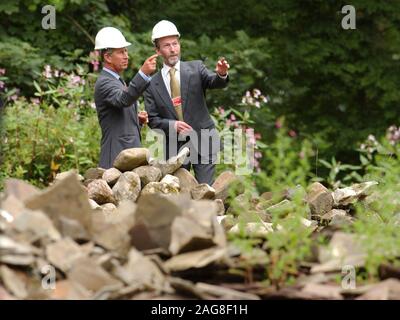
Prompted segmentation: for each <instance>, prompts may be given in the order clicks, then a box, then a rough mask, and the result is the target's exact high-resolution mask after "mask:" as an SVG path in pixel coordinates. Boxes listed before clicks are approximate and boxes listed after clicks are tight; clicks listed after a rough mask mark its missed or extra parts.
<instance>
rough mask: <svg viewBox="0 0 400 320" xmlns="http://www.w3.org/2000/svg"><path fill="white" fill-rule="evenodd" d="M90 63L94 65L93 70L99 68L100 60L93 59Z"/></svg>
mask: <svg viewBox="0 0 400 320" xmlns="http://www.w3.org/2000/svg"><path fill="white" fill-rule="evenodd" d="M90 63H91V64H92V65H93V71H97V70H99V64H100V63H99V62H98V61H97V60H92V61H90Z"/></svg>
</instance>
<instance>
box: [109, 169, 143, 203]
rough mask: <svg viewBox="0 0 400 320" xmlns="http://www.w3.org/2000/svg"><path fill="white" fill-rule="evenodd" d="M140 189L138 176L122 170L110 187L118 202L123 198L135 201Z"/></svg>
mask: <svg viewBox="0 0 400 320" xmlns="http://www.w3.org/2000/svg"><path fill="white" fill-rule="evenodd" d="M140 190H141V186H140V178H139V176H138V175H137V174H136V173H134V172H124V173H123V174H122V175H121V177H120V178H119V180H118V182H117V183H116V184H115V186H114V187H113V189H112V191H113V193H114V196H115V198H116V199H117V201H118V202H121V201H123V200H130V201H133V202H135V201H136V200H137V198H138V197H139V194H140ZM108 202H111V201H108Z"/></svg>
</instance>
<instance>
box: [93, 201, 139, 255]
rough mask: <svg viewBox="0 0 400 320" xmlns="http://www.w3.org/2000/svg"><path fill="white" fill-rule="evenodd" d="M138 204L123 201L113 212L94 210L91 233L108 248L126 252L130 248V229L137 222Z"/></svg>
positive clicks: (94, 239)
mask: <svg viewBox="0 0 400 320" xmlns="http://www.w3.org/2000/svg"><path fill="white" fill-rule="evenodd" d="M135 212H136V205H135V203H133V202H132V201H123V202H121V203H120V205H119V207H118V208H117V210H114V211H112V212H107V213H106V212H93V213H92V216H91V217H92V227H91V230H90V234H91V236H92V239H93V241H94V242H96V243H97V244H99V245H101V246H102V247H104V248H106V249H107V250H115V251H116V252H118V253H119V254H126V253H127V252H128V251H129V248H130V241H131V239H130V235H129V230H130V229H131V228H132V227H133V225H134V223H135Z"/></svg>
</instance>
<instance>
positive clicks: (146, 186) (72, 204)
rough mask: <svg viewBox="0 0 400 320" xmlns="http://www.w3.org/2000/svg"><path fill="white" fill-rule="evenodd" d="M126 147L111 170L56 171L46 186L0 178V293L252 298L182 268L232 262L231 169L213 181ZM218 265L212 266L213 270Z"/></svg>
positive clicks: (8, 296)
mask: <svg viewBox="0 0 400 320" xmlns="http://www.w3.org/2000/svg"><path fill="white" fill-rule="evenodd" d="M187 154H188V150H186V149H184V150H183V151H182V152H181V153H179V154H178V156H176V157H174V158H171V159H169V160H168V161H167V162H165V163H163V162H160V161H155V160H151V159H150V161H148V159H149V157H148V150H146V149H143V148H138V149H128V150H124V151H123V152H122V153H121V154H120V155H119V156H118V157H117V159H116V160H115V163H114V168H111V169H108V170H103V169H101V168H95V169H90V170H88V171H87V172H86V173H85V174H84V176H83V177H82V176H80V175H78V174H77V173H74V172H68V173H62V174H60V175H58V176H57V178H56V179H55V182H54V184H53V185H52V186H50V187H49V188H47V189H45V190H42V191H41V190H38V189H37V188H35V187H33V186H31V185H29V184H27V183H25V182H23V181H20V180H16V179H9V180H7V181H6V182H5V189H4V193H3V194H2V201H1V205H0V208H1V209H0V210H1V211H0V299H149V298H157V297H163V298H176V299H184V298H198V299H216V298H218V299H221V298H222V299H258V296H256V295H253V294H248V293H245V292H241V291H238V290H233V289H229V288H226V287H223V286H218V285H215V284H212V283H205V282H204V281H197V282H196V283H194V282H191V281H190V280H188V279H183V278H179V277H178V276H179V274H180V272H191V270H194V269H202V268H207V267H210V268H217V269H218V268H219V269H221V270H227V269H228V268H229V267H230V261H229V259H230V256H231V255H232V253H230V252H229V249H228V246H227V243H226V237H225V233H224V230H223V228H222V227H221V225H220V224H219V223H218V220H217V216H218V215H219V214H221V213H224V211H225V208H224V205H223V201H222V199H224V197H225V198H226V197H227V196H228V193H227V192H228V191H227V190H228V189H229V185H230V184H231V182H232V181H233V178H232V177H233V174H231V173H224V174H223V175H221V176H220V177H219V178H218V179H217V181H216V183H215V184H214V186H208V185H206V184H199V183H197V181H196V180H195V178H194V177H193V176H192V175H191V174H190V173H189V172H188V171H186V170H185V169H183V168H180V167H181V165H182V164H183V162H184V161H185V158H186V156H187ZM216 266H219V267H216Z"/></svg>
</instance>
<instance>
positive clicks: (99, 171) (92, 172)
mask: <svg viewBox="0 0 400 320" xmlns="http://www.w3.org/2000/svg"><path fill="white" fill-rule="evenodd" d="M105 171H106V170H105V169H103V168H90V169H88V170H86V172H85V173H84V175H83V177H84V178H85V180H97V179H101V178H102V177H103V174H104V172H105Z"/></svg>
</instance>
